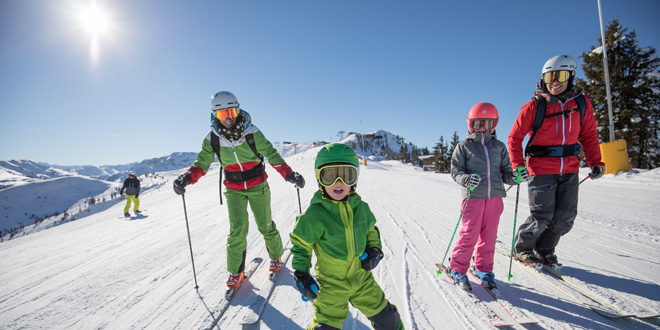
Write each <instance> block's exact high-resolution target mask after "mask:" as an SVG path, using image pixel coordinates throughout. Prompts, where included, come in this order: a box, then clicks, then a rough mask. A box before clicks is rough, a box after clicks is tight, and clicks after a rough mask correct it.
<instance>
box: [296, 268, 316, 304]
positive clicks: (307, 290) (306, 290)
mask: <svg viewBox="0 0 660 330" xmlns="http://www.w3.org/2000/svg"><path fill="white" fill-rule="evenodd" d="M293 277H295V278H296V289H298V291H300V293H302V295H303V297H304V298H307V299H308V300H309V299H316V293H317V292H319V285H318V283H316V280H314V278H313V277H312V276H311V275H309V273H305V272H301V271H299V270H296V271H295V272H294V273H293ZM303 300H304V299H303Z"/></svg>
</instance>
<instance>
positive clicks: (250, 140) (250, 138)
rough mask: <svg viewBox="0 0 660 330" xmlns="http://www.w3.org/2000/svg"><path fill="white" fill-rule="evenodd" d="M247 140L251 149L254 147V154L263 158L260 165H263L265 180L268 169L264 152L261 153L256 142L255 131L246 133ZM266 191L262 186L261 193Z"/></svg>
mask: <svg viewBox="0 0 660 330" xmlns="http://www.w3.org/2000/svg"><path fill="white" fill-rule="evenodd" d="M245 141H247V143H248V145H249V146H250V149H252V152H254V154H255V155H256V156H257V158H259V159H260V160H261V161H260V163H259V165H258V166H261V167H262V172H261V180H262V181H264V180H265V175H266V169H265V164H264V156H263V155H262V154H260V153H259V151H258V150H257V143H256V142H254V134H253V133H250V134H246V135H245ZM264 191H265V188H263V187H262V188H261V193H262V194H263V193H264Z"/></svg>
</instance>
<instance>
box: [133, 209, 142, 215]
mask: <svg viewBox="0 0 660 330" xmlns="http://www.w3.org/2000/svg"><path fill="white" fill-rule="evenodd" d="M134 212H135V215H140V214H142V211H140V210H135V211H134Z"/></svg>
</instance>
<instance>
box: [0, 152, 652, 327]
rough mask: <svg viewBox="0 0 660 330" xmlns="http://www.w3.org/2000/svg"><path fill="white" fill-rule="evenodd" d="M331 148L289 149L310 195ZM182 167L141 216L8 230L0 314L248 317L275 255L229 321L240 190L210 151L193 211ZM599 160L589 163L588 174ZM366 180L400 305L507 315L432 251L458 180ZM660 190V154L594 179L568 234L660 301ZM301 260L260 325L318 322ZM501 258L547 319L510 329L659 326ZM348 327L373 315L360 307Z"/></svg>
mask: <svg viewBox="0 0 660 330" xmlns="http://www.w3.org/2000/svg"><path fill="white" fill-rule="evenodd" d="M317 151H318V147H315V148H311V149H308V150H296V152H297V153H292V152H290V151H287V152H282V154H283V156H285V159H286V161H287V163H288V164H289V165H291V167H292V168H293V169H294V170H295V171H298V172H300V173H302V174H303V175H304V177H305V179H306V180H307V185H306V186H305V188H304V189H300V201H301V203H302V208H303V210H304V209H305V208H306V207H307V205H308V204H309V200H310V198H311V196H312V194H313V193H314V192H315V190H316V189H317V186H316V184H315V182H314V181H315V180H314V172H313V162H314V156H315V155H316V153H317ZM184 170H185V168H182V169H180V170H174V171H170V172H162V173H160V174H161V175H163V176H164V177H165V178H166V179H167V180H169V182H167V183H166V184H164V185H161V186H159V187H158V188H156V187H155V188H154V189H150V190H148V191H146V192H144V193H143V194H142V195H141V196H140V200H141V205H142V206H141V208H142V209H145V210H147V211H146V212H145V214H144V215H143V216H141V217H132V218H129V219H125V218H123V217H122V213H123V211H122V209H123V203H115V204H113V205H112V206H110V207H109V208H107V209H104V210H100V211H98V212H96V213H92V214H91V215H89V216H87V217H83V218H80V219H77V220H75V221H70V222H67V223H63V224H61V225H57V226H53V227H51V228H49V229H47V230H41V231H36V232H32V233H31V234H29V235H25V236H22V237H17V238H14V239H11V240H8V241H5V242H2V243H0V283H1V287H0V288H1V290H0V329H209V328H212V327H213V328H215V329H227V330H233V329H241V326H240V325H239V322H240V321H241V320H242V317H243V314H244V313H245V309H246V308H247V307H245V305H249V304H250V302H251V301H253V300H254V299H261V298H260V296H259V295H260V294H261V295H263V294H265V293H263V292H261V291H260V288H262V287H264V286H265V284H266V281H267V279H266V277H267V266H264V265H266V264H267V263H266V262H265V263H264V264H262V266H261V267H260V268H259V269H258V270H257V272H256V273H255V274H254V275H253V277H252V278H251V279H250V281H249V282H248V283H246V284H245V285H244V286H243V287H242V288H241V289H240V291H239V293H238V294H237V296H236V297H235V299H234V301H232V305H231V306H230V307H229V309H228V310H227V312H226V313H225V314H224V316H223V317H221V318H219V319H217V320H216V316H217V307H218V305H219V304H220V302H221V301H222V300H223V299H224V294H223V291H224V285H225V281H226V279H227V275H228V274H227V271H226V269H225V264H226V261H225V260H226V247H225V244H226V236H227V233H228V231H229V222H228V220H227V210H226V205H220V204H219V196H218V182H217V181H218V167H217V166H216V165H214V166H212V167H211V170H210V171H209V173H208V174H207V175H206V176H205V177H203V178H202V179H201V180H200V181H199V182H198V183H197V184H195V185H191V186H188V187H187V192H186V194H185V205H186V211H187V221H188V222H186V217H185V213H184V208H183V206H184V199H183V198H182V196H178V195H176V194H174V192H173V191H172V188H171V181H172V180H173V179H174V178H175V177H176V176H177V175H179V174H180V173H182V172H183V171H184ZM587 173H588V172H586V170H583V172H582V173H581V174H580V176H581V177H585V176H586V174H587ZM268 175H269V180H268V181H269V184H270V188H271V190H272V206H273V218H274V221H275V222H276V223H277V227H278V228H279V230H280V233H281V235H282V239H283V241H284V243H285V244H287V242H288V241H289V235H288V234H289V233H290V232H291V230H292V228H293V226H294V223H295V216H296V215H297V214H299V206H298V195H297V191H296V189H295V188H294V187H293V186H292V185H291V184H290V183H288V182H286V181H285V180H283V179H282V177H281V176H279V174H277V172H275V171H274V170H273V169H272V168H270V167H269V169H268ZM357 189H358V192H359V193H360V195H361V196H362V198H363V199H364V200H365V201H366V202H367V203H369V205H370V207H371V210H372V211H373V212H374V214H375V215H376V218H377V220H378V223H377V226H378V227H379V229H380V232H381V236H382V240H383V251H384V253H385V259H384V260H383V261H382V262H381V263H380V264H379V265H378V267H377V268H376V269H375V270H374V276H375V278H376V280H377V282H378V283H379V284H380V285H381V287H382V288H383V290H384V291H385V294H386V296H387V297H388V299H389V300H390V301H391V302H392V303H393V304H395V305H396V306H397V307H398V309H399V312H400V314H401V316H402V318H403V321H404V324H405V327H406V329H424V330H426V329H488V328H493V326H492V325H490V324H489V323H488V322H487V321H486V320H485V319H484V318H483V317H482V316H481V315H480V314H479V312H478V311H477V310H475V309H474V308H472V307H471V306H470V304H469V303H466V302H465V301H464V300H462V296H461V295H462V293H461V292H459V291H457V289H456V288H455V287H454V286H452V285H450V284H449V282H448V281H447V280H446V278H444V276H436V273H435V269H436V267H435V266H434V264H435V263H438V262H440V261H441V259H442V258H443V255H444V253H445V251H446V250H447V247H448V244H449V243H450V239H451V237H452V233H453V231H454V228H455V226H456V223H457V221H458V217H459V213H460V204H461V198H460V187H459V185H458V184H456V183H455V182H453V181H452V179H451V177H450V176H449V175H448V174H437V173H431V172H424V171H422V170H421V169H420V168H418V167H413V166H411V165H409V164H402V163H401V162H398V161H385V160H378V159H374V158H372V159H367V166H364V165H363V166H361V168H360V178H359V183H358V188H357ZM659 195H660V169H656V170H651V171H643V170H640V171H633V172H630V173H626V174H620V175H618V176H614V175H606V176H604V177H603V178H601V179H599V180H587V181H585V182H584V183H583V184H582V185H581V186H580V195H579V196H580V201H579V214H578V217H577V219H576V221H575V226H574V228H573V230H572V231H571V232H570V233H569V234H567V235H566V236H564V237H563V238H562V239H561V241H560V243H559V246H558V248H557V254H558V256H559V258H560V260H561V262H563V264H564V270H565V271H566V272H567V273H569V274H570V275H571V278H572V279H573V280H574V281H575V282H576V283H579V284H580V285H582V286H583V287H585V288H586V289H588V290H589V292H592V293H593V294H595V295H597V296H598V297H601V298H603V299H605V300H607V302H608V304H611V305H614V306H616V307H617V308H620V309H622V310H625V311H626V312H628V313H633V314H639V315H642V314H653V313H656V314H657V313H658V312H660V286H659V285H658V282H659V281H658V278H659V276H658V274H660V221H659V220H660V203H658V196H659ZM527 202H528V198H527V186H526V184H523V185H522V186H521V189H520V199H519V207H518V212H517V217H516V216H515V204H516V187H513V188H512V189H511V190H509V193H508V196H507V197H506V199H505V202H504V203H505V210H504V213H503V214H502V216H501V220H500V226H499V233H498V239H499V241H500V242H501V243H500V244H498V249H499V250H506V249H508V248H509V247H510V246H511V239H512V235H513V227H514V219H517V224H520V223H522V221H524V219H525V218H526V217H527V216H528V215H529V208H528V203H527ZM3 206H5V205H3ZM251 221H252V219H251ZM187 225H188V226H189V228H190V242H191V243H192V249H193V254H192V256H193V257H194V265H195V269H196V274H193V268H192V262H191V253H190V249H189V241H188V233H187ZM248 242H249V245H248V250H247V260H248V261H249V260H252V259H253V258H255V257H261V258H264V259H266V260H265V261H267V258H268V256H267V253H266V248H265V245H264V243H263V239H262V237H261V235H260V233H259V232H258V231H257V230H256V226H254V222H251V227H250V233H249V236H248ZM445 263H446V261H445ZM290 267H291V260H289V263H288V264H287V267H286V268H284V269H283V270H282V272H281V273H280V275H279V279H278V280H277V287H276V289H275V291H274V292H273V295H272V297H271V299H270V302H269V304H268V305H267V307H266V308H265V310H264V311H263V314H262V317H261V320H260V323H259V324H257V325H255V326H253V327H252V328H253V329H278V330H279V329H287V330H289V329H293V330H300V329H304V328H306V327H307V326H308V325H309V323H310V322H311V320H312V318H313V316H314V312H313V309H312V305H311V303H309V302H303V301H302V300H301V298H300V294H299V293H298V292H297V291H296V290H295V288H294V286H293V285H294V280H293V276H292V272H293V271H292V270H291V268H290ZM494 271H495V274H496V278H497V279H498V281H499V284H500V287H501V289H502V290H503V291H504V292H505V293H506V294H507V295H509V296H511V297H514V299H513V304H514V305H515V306H517V307H518V308H521V309H524V310H526V311H528V312H529V314H530V315H532V316H533V317H534V318H536V319H537V320H538V321H539V324H538V325H526V326H523V325H520V324H517V323H515V322H514V323H513V326H512V327H511V328H515V329H526V328H529V329H622V328H627V329H660V320H659V319H658V318H651V319H646V320H641V319H637V318H623V319H617V320H613V319H608V318H605V317H603V316H600V315H599V314H597V313H595V312H593V311H591V310H590V309H588V308H587V307H586V306H585V305H584V304H582V303H580V302H578V301H577V300H576V299H574V298H572V297H571V295H569V294H567V293H566V292H565V291H562V290H561V287H557V286H553V285H550V284H549V282H546V281H545V280H544V277H543V276H537V275H535V274H533V273H530V272H528V271H527V270H524V269H522V268H521V267H520V266H519V265H518V264H516V263H515V262H514V264H513V267H512V268H511V271H512V275H513V277H512V278H511V280H510V281H508V280H507V274H508V273H509V258H508V256H505V255H501V254H497V255H496V257H495V270H494ZM539 275H541V274H539ZM195 276H196V280H197V283H198V284H199V289H198V290H195ZM489 304H492V302H489ZM492 305H493V306H494V307H495V308H497V306H499V305H494V304H492ZM499 312H500V313H501V312H503V311H502V310H499ZM504 315H505V314H504ZM505 316H506V315H505ZM508 320H509V321H511V320H510V319H508ZM343 329H371V326H370V325H369V322H368V320H367V319H366V317H365V316H364V315H362V314H361V313H360V312H359V311H357V310H355V309H352V308H351V310H350V314H349V316H348V318H347V320H346V321H345V322H344V327H343Z"/></svg>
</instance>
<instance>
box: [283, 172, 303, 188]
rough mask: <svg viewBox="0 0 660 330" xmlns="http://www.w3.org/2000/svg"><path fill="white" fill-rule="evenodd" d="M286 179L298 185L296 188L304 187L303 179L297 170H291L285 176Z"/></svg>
mask: <svg viewBox="0 0 660 330" xmlns="http://www.w3.org/2000/svg"><path fill="white" fill-rule="evenodd" d="M286 180H287V181H289V182H291V183H293V184H295V185H296V187H298V188H303V187H305V179H304V178H303V176H302V175H301V174H300V173H298V172H291V174H289V176H288V177H287V178H286Z"/></svg>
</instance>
